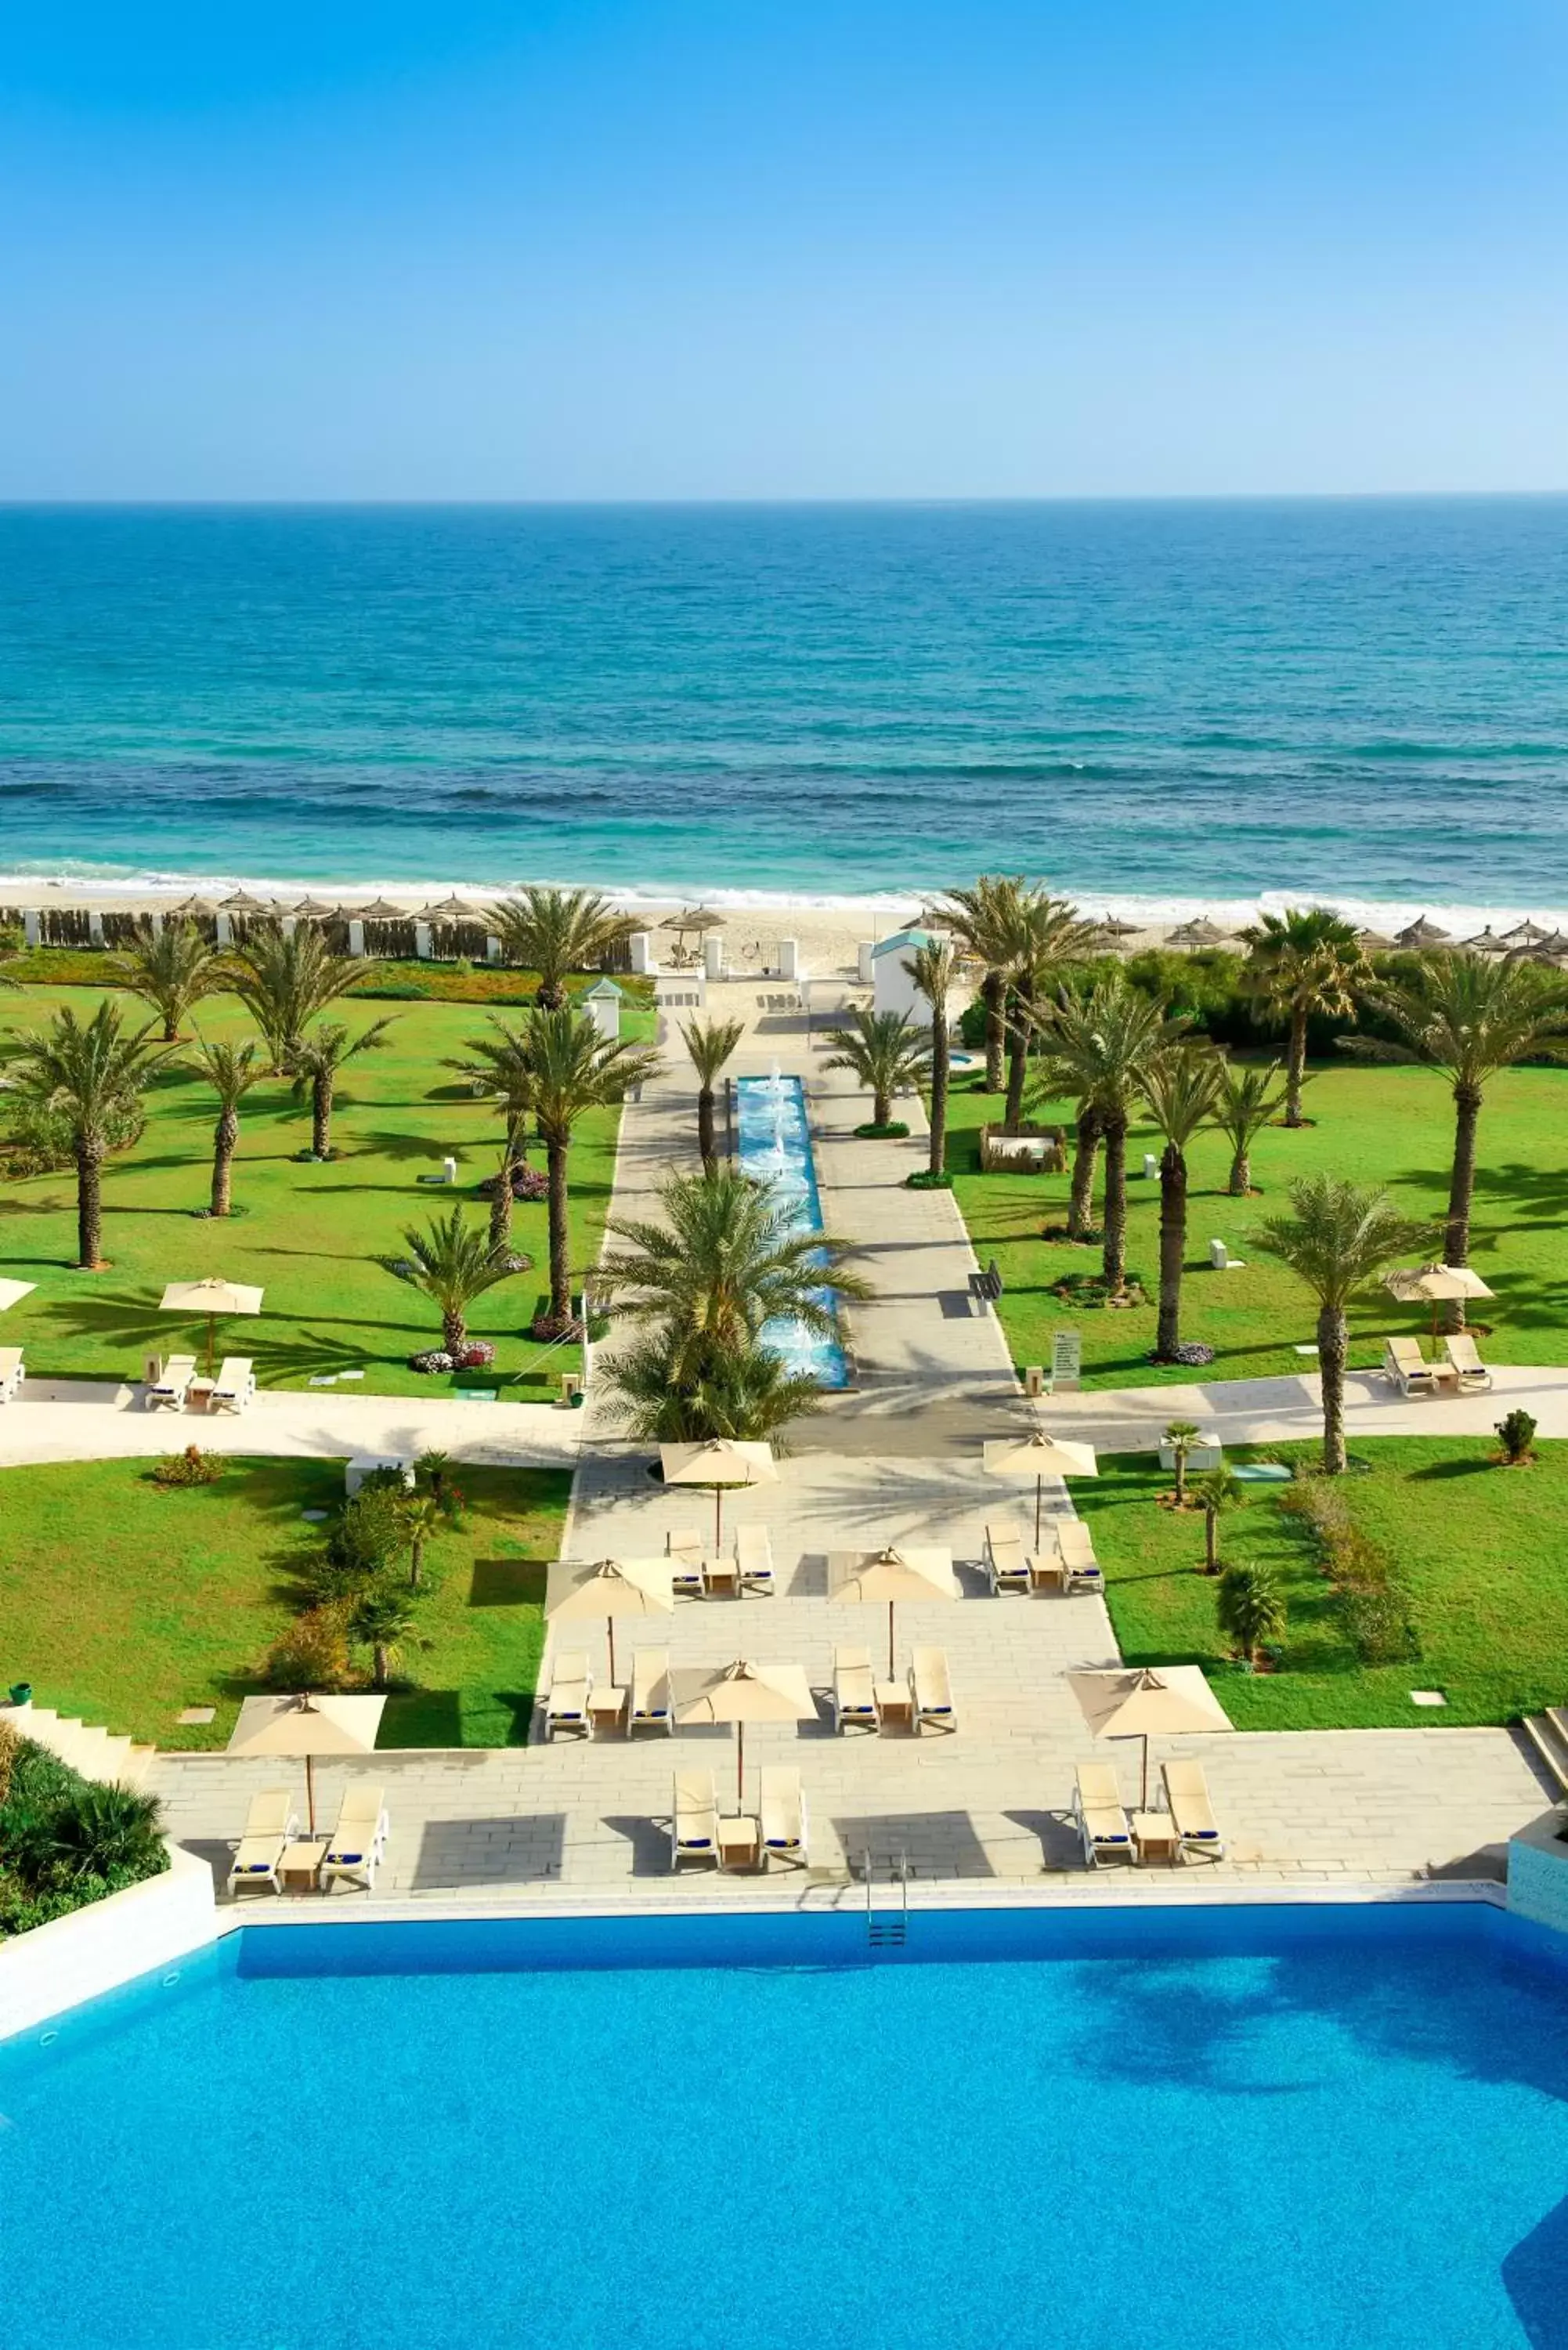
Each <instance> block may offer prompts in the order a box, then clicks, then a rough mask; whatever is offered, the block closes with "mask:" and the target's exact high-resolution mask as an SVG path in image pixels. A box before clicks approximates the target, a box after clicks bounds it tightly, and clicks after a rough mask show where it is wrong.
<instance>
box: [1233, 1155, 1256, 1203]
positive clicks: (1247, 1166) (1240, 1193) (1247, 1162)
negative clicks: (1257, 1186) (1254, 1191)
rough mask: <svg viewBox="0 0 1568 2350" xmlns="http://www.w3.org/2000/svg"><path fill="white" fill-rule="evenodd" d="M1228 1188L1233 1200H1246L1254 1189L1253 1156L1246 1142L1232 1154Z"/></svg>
mask: <svg viewBox="0 0 1568 2350" xmlns="http://www.w3.org/2000/svg"><path fill="white" fill-rule="evenodd" d="M1228 1188H1229V1191H1230V1193H1231V1198H1232V1199H1233V1200H1244V1199H1245V1198H1246V1196H1247V1194H1248V1192H1249V1191H1251V1188H1252V1154H1251V1150H1250V1149H1249V1148H1248V1146H1247V1145H1246V1143H1244V1142H1243V1143H1242V1144H1241V1148H1240V1149H1238V1150H1236V1151H1234V1152H1232V1154H1231V1181H1230V1184H1229V1186H1228Z"/></svg>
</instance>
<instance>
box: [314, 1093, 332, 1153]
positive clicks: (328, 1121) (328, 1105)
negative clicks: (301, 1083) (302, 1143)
mask: <svg viewBox="0 0 1568 2350" xmlns="http://www.w3.org/2000/svg"><path fill="white" fill-rule="evenodd" d="M310 1147H311V1149H312V1150H314V1151H315V1153H316V1155H317V1159H325V1158H327V1155H328V1153H329V1152H330V1150H331V1149H332V1080H331V1078H330V1077H329V1076H327V1075H326V1073H325V1072H323V1073H322V1075H321V1076H316V1077H312V1079H311V1081H310Z"/></svg>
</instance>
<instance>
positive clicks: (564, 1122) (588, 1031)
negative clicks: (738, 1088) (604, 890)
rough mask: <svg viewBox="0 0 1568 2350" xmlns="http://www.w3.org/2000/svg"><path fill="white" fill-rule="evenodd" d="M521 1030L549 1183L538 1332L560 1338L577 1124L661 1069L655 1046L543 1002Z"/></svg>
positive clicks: (568, 1282) (565, 1324)
mask: <svg viewBox="0 0 1568 2350" xmlns="http://www.w3.org/2000/svg"><path fill="white" fill-rule="evenodd" d="M522 1036H523V1044H524V1052H525V1053H526V1055H527V1060H528V1066H529V1069H530V1070H531V1072H532V1074H533V1078H534V1088H535V1090H534V1108H535V1116H536V1118H537V1119H538V1124H539V1135H540V1139H541V1140H542V1141H543V1143H544V1145H545V1173H546V1175H547V1177H548V1179H549V1186H550V1191H549V1226H550V1303H549V1307H548V1310H547V1312H546V1314H545V1319H544V1321H543V1322H542V1323H535V1331H534V1335H535V1337H539V1338H555V1337H559V1336H562V1335H563V1333H565V1332H566V1331H567V1330H569V1329H570V1328H571V1326H572V1264H571V1230H570V1225H569V1223H568V1221H567V1207H568V1201H567V1171H568V1166H569V1162H570V1158H571V1149H572V1135H573V1132H574V1129H575V1128H576V1125H577V1123H578V1121H579V1119H581V1118H585V1117H586V1116H587V1113H588V1111H589V1110H595V1109H604V1108H607V1107H611V1106H613V1105H614V1104H615V1103H617V1102H621V1101H624V1100H625V1099H626V1097H627V1095H628V1093H629V1092H630V1091H631V1089H632V1087H634V1086H640V1085H643V1084H645V1083H646V1082H647V1080H648V1079H649V1077H651V1076H654V1075H655V1074H656V1073H657V1071H658V1068H659V1055H658V1053H657V1051H656V1050H655V1049H654V1047H653V1046H652V1045H633V1044H629V1043H612V1042H611V1041H610V1039H609V1038H608V1037H606V1036H601V1035H599V1032H598V1030H597V1028H596V1027H595V1026H594V1024H593V1022H592V1021H591V1020H590V1019H588V1018H587V1015H586V1014H583V1013H580V1012H572V1011H570V1010H566V1009H562V1010H560V1011H555V1012H552V1011H547V1010H545V1006H544V1005H543V1004H536V1005H535V1008H534V1010H533V1011H532V1012H531V1013H530V1014H528V1018H527V1021H526V1023H525V1024H524V1028H523V1031H522Z"/></svg>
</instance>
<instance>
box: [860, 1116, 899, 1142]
mask: <svg viewBox="0 0 1568 2350" xmlns="http://www.w3.org/2000/svg"><path fill="white" fill-rule="evenodd" d="M855 1133H856V1138H857V1140H858V1141H861V1142H902V1141H903V1139H904V1138H905V1136H906V1135H907V1134H908V1133H909V1128H908V1126H907V1125H906V1124H905V1123H904V1120H903V1119H902V1118H889V1119H888V1123H887V1125H886V1126H878V1125H877V1123H876V1121H875V1119H872V1118H868V1119H867V1122H866V1124H865V1125H864V1126H857V1128H856V1129H855Z"/></svg>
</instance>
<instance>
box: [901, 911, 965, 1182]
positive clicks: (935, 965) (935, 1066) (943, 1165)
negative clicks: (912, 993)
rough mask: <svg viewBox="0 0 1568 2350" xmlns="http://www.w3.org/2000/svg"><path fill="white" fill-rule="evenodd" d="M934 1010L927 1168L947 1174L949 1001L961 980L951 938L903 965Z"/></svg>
mask: <svg viewBox="0 0 1568 2350" xmlns="http://www.w3.org/2000/svg"><path fill="white" fill-rule="evenodd" d="M904 970H905V972H906V974H907V975H908V977H909V978H910V979H912V980H913V981H914V983H915V985H916V986H917V987H918V988H919V991H920V993H921V994H922V995H923V996H924V997H925V999H926V1002H927V1003H929V1005H930V1007H931V1149H930V1157H929V1159H928V1161H927V1167H928V1170H929V1173H931V1174H932V1175H945V1174H946V1172H947V1164H948V1078H949V1076H950V1070H951V1066H952V1064H951V1057H950V1053H951V1048H950V1045H949V1042H948V1001H949V998H950V996H951V994H952V991H953V988H954V985H955V984H956V983H957V980H958V956H957V954H956V952H955V951H954V949H953V946H952V942H951V941H950V940H949V939H931V940H929V941H928V942H927V943H926V945H924V946H920V947H917V948H916V949H915V951H914V953H913V954H912V955H911V956H910V957H909V961H908V962H906V963H905V965H904Z"/></svg>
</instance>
